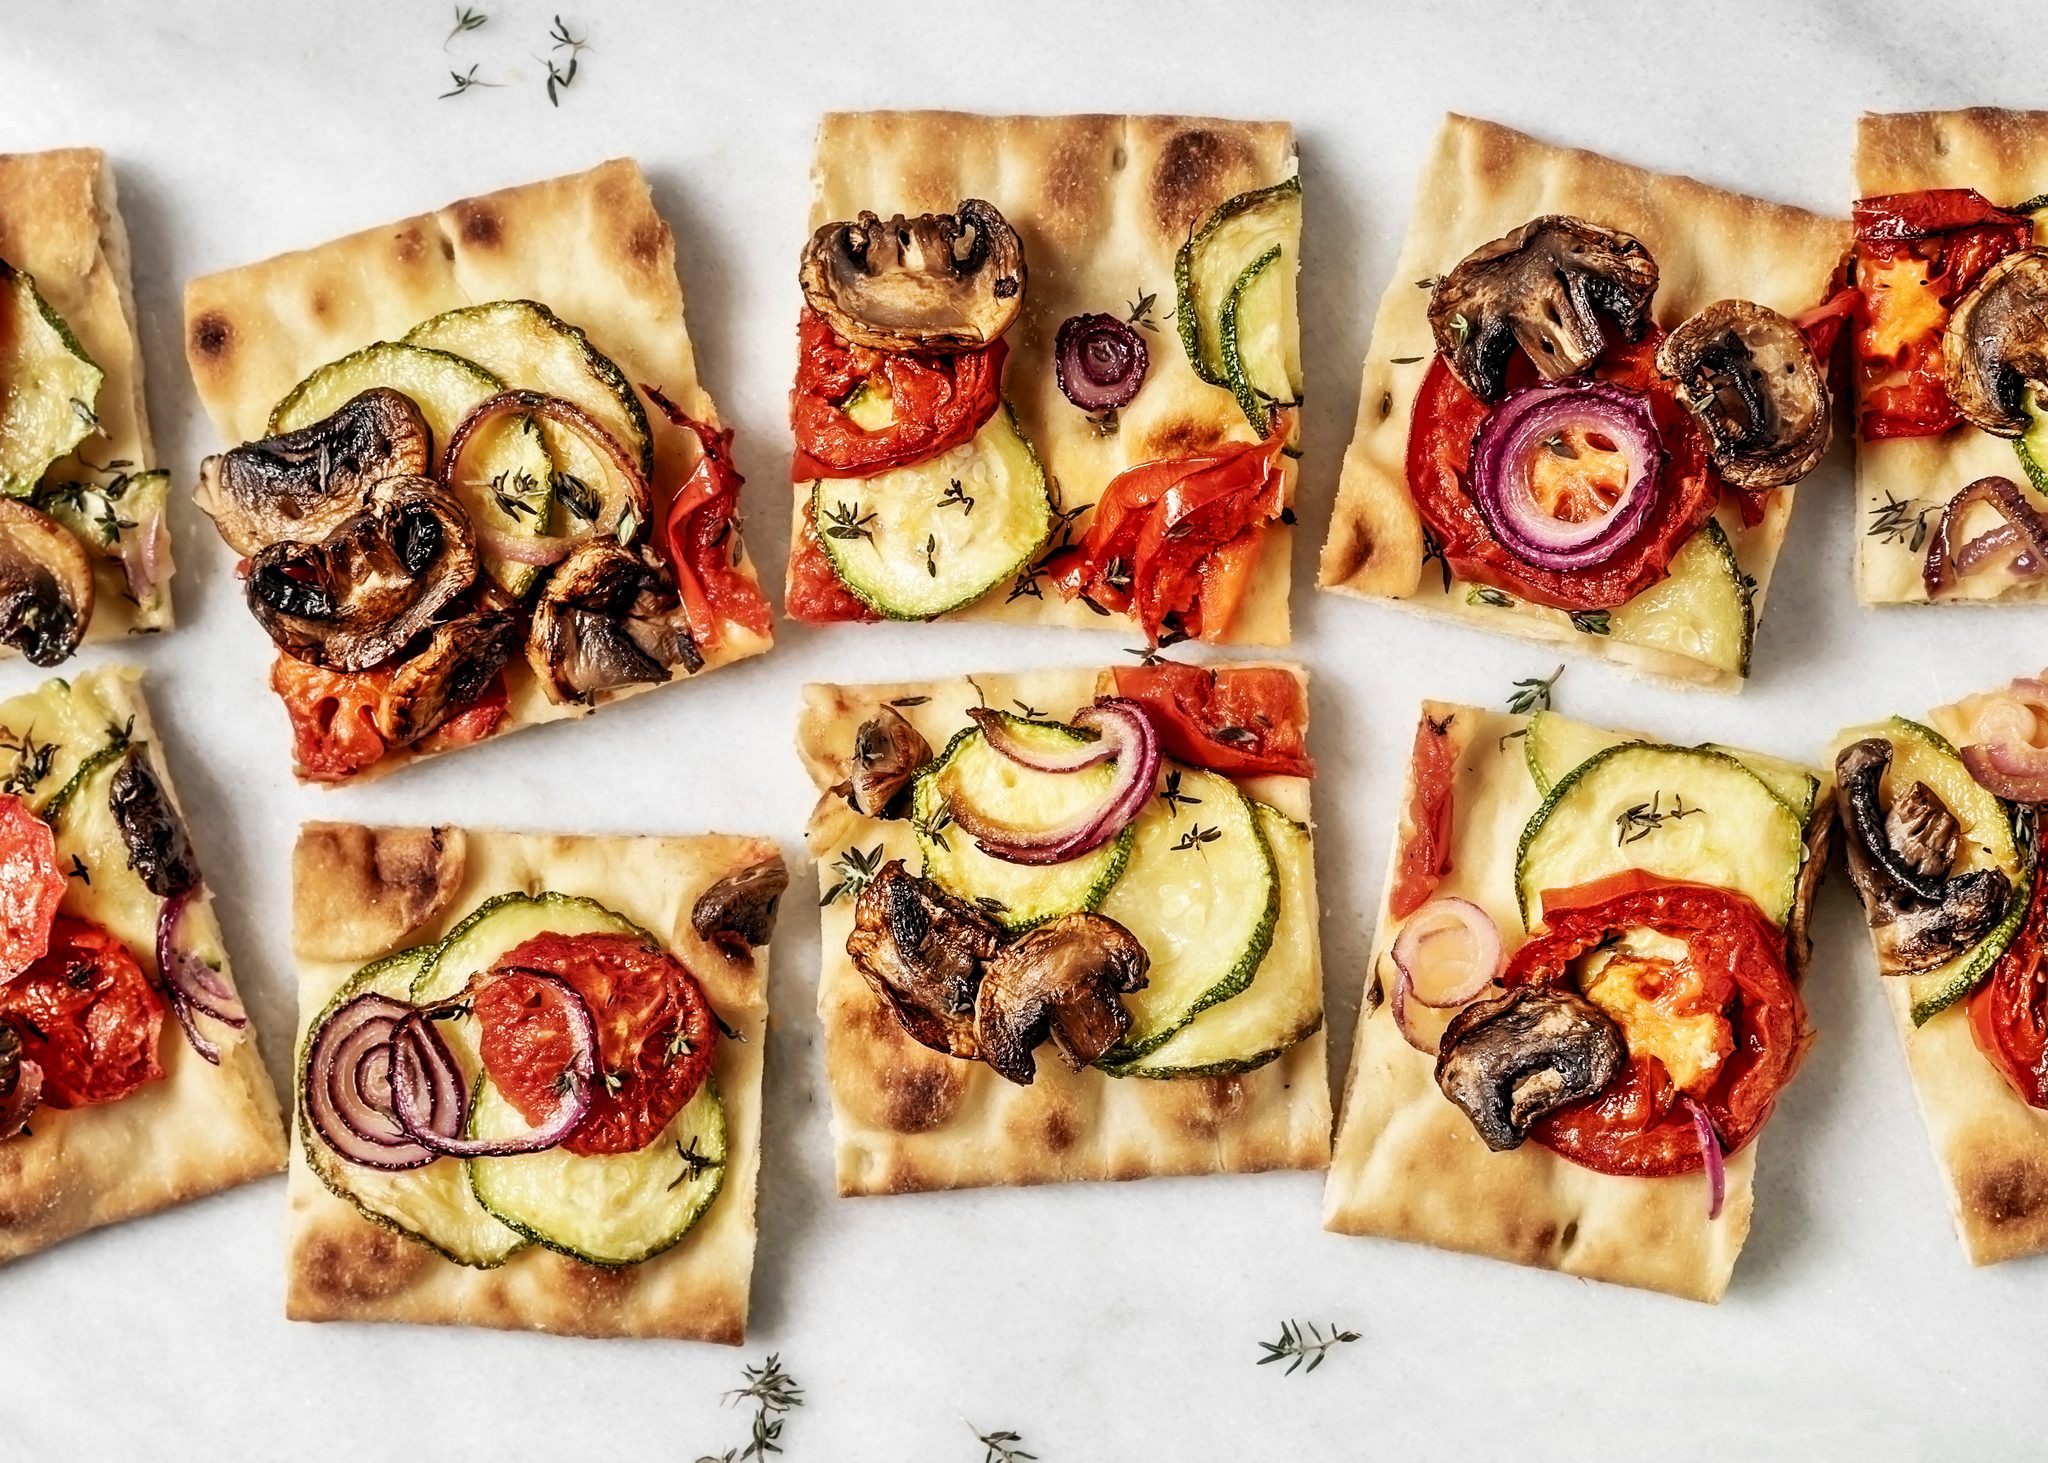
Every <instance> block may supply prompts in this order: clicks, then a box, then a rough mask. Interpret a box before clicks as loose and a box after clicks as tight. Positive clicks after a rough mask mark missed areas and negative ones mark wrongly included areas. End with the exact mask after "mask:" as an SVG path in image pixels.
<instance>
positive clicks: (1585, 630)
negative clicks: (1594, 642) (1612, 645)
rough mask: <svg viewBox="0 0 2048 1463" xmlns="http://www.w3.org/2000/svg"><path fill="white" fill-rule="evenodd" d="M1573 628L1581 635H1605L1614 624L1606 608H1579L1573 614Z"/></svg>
mask: <svg viewBox="0 0 2048 1463" xmlns="http://www.w3.org/2000/svg"><path fill="white" fill-rule="evenodd" d="M1572 628H1573V629H1574V630H1577V631H1578V632H1579V633H1580V634H1581V635H1605V634H1608V633H1609V632H1610V631H1612V630H1613V628H1614V625H1613V622H1612V621H1610V620H1609V619H1608V616H1607V611H1605V610H1579V611H1577V612H1576V613H1574V614H1573V615H1572Z"/></svg>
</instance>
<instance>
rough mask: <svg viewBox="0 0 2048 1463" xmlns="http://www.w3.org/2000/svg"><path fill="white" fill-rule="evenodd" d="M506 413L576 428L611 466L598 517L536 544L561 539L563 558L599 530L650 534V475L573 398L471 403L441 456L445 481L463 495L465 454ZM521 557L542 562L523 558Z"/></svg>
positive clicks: (504, 396) (516, 397) (510, 397)
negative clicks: (624, 523)
mask: <svg viewBox="0 0 2048 1463" xmlns="http://www.w3.org/2000/svg"><path fill="white" fill-rule="evenodd" d="M507 414H516V415H521V416H531V417H541V418H544V419H546V420H547V421H551V422H553V423H555V424H556V425H557V426H560V427H564V428H567V429H568V430H569V431H571V432H574V433H575V434H576V435H577V436H578V437H581V438H582V439H583V440H584V442H586V443H588V444H589V446H590V448H591V450H592V451H594V452H595V453H596V454H597V455H598V456H599V457H600V458H602V459H603V460H604V464H605V466H606V467H607V468H608V469H609V472H608V474H607V476H608V477H609V479H610V481H611V483H612V485H613V487H614V491H612V492H610V493H608V494H606V495H605V496H604V497H603V498H602V499H601V500H600V502H599V504H598V510H597V516H596V517H594V518H592V519H591V520H590V521H589V522H588V523H586V524H584V526H583V527H582V529H580V530H579V531H578V532H575V533H566V534H561V535H558V536H542V535H536V536H535V537H534V539H533V540H532V541H533V542H534V543H536V544H549V545H553V544H559V545H560V546H561V547H560V549H559V551H558V552H556V554H555V558H557V559H559V558H561V557H562V556H563V555H565V554H567V553H568V552H569V550H570V549H571V548H572V547H574V546H575V545H576V544H578V543H580V542H582V541H583V540H584V539H586V538H590V537H592V536H593V535H596V534H609V533H615V534H616V535H617V536H618V539H619V541H620V542H621V543H625V544H632V543H635V542H637V541H638V540H639V539H640V538H642V537H644V536H645V535H646V533H647V530H648V525H649V521H650V519H651V518H652V516H653V512H654V508H653V502H654V497H653V494H652V492H651V491H650V490H649V489H648V486H647V478H646V477H645V476H644V475H643V474H642V473H641V471H640V464H639V463H638V462H637V461H635V460H634V458H633V454H631V453H630V452H628V451H627V450H626V449H625V448H624V447H623V446H622V445H621V444H620V442H619V439H618V438H616V437H614V436H613V435H612V434H611V433H610V432H607V431H606V430H605V429H604V427H603V426H602V425H600V424H599V422H598V420H597V419H596V418H595V417H593V416H591V414H590V413H589V412H587V411H585V410H584V409H583V408H582V407H580V406H577V405H576V404H575V403H574V402H569V401H564V400H562V398H561V397H559V396H547V395H545V394H543V393H541V392H538V391H501V392H499V393H498V394H497V395H496V396H493V397H489V398H487V399H486V400H484V401H480V402H478V403H477V404H476V405H475V406H473V407H471V408H470V411H469V415H468V416H466V417H464V418H463V419H462V421H461V422H460V423H459V424H457V426H456V428H455V430H454V431H453V432H452V433H450V434H449V437H448V450H447V452H446V453H445V454H444V455H443V457H442V459H441V483H442V486H444V487H446V488H447V489H448V490H449V491H450V492H453V493H456V495H457V497H458V498H460V496H461V494H460V492H459V490H458V489H457V486H456V485H457V483H458V482H459V481H460V479H461V475H460V468H461V465H462V454H463V452H464V451H465V450H466V449H467V448H468V446H469V443H470V439H471V438H472V437H474V436H475V435H476V433H477V432H478V431H479V430H480V429H481V428H482V427H483V425H484V424H485V423H486V422H488V421H490V420H491V419H492V418H494V417H500V416H505V415H507ZM471 516H472V517H474V515H471ZM629 516H630V518H631V523H630V524H629V525H628V526H626V527H621V526H620V525H621V521H622V520H624V519H626V518H628V517H629ZM507 537H510V538H517V537H518V535H516V534H512V535H507ZM494 552H495V550H494ZM508 557H509V556H508ZM519 562H521V563H535V562H541V561H538V560H530V559H521V560H520V561H519ZM547 562H553V561H552V560H549V561H547Z"/></svg>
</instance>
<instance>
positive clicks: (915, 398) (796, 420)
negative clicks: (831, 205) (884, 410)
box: [789, 305, 1009, 483]
mask: <svg viewBox="0 0 2048 1463" xmlns="http://www.w3.org/2000/svg"><path fill="white" fill-rule="evenodd" d="M1008 353H1009V347H1008V346H1007V345H1005V344H1004V343H1003V342H1002V341H1000V340H998V341H996V342H995V343H994V344H993V345H987V346H983V347H982V348H981V349H980V350H970V351H958V352H955V353H953V354H950V355H925V354H923V353H921V352H911V351H878V350H871V349H869V348H868V347H867V346H863V345H854V344H853V343H851V342H850V341H847V340H845V339H842V338H841V336H840V335H839V333H838V332H837V331H835V330H834V329H833V328H832V327H831V325H829V324H828V323H827V322H826V320H825V317H824V316H822V315H820V314H819V313H818V312H817V311H816V310H813V309H811V308H810V306H808V305H806V306H805V307H804V312H803V316H802V319H801V320H800V321H799V322H798V325H797V373H796V389H795V390H794V391H792V392H791V393H790V397H789V418H790V427H791V429H792V430H793V431H794V432H795V434H796V449H797V450H796V458H795V460H794V461H793V462H792V463H791V464H790V477H791V478H792V479H793V480H794V481H796V482H800V483H801V482H807V481H809V480H810V479H812V478H864V477H873V476H874V475H875V474H876V473H879V472H886V471H887V470H888V469H890V468H892V467H909V466H910V465H911V464H913V463H918V462H923V461H925V460H926V459H927V458H932V457H936V456H938V455H939V454H940V453H941V452H945V451H948V450H950V449H951V448H954V447H958V446H959V445H960V444H961V443H963V442H967V441H971V440H972V439H973V437H974V434H975V433H976V432H979V431H980V430H981V429H982V427H984V426H985V425H987V423H988V419H989V418H990V417H992V416H994V415H995V414H996V408H997V407H998V406H1000V405H1001V404H1002V399H1003V398H1002V393H1003V358H1004V357H1005V356H1006V355H1007V354H1008ZM871 383H872V385H873V387H874V389H875V390H876V391H878V392H880V393H882V394H884V395H886V396H887V397H888V398H889V406H890V411H891V413H892V415H893V420H892V421H891V422H890V423H889V425H887V426H885V427H878V428H876V429H875V430H873V431H869V430H868V429H866V428H865V427H862V426H861V425H860V424H859V423H858V422H856V421H854V419H853V418H852V417H850V416H848V415H847V413H846V410H845V407H846V404H847V402H848V401H849V400H850V399H851V398H852V397H853V395H854V394H855V393H856V392H858V391H859V390H860V389H861V388H862V387H863V386H868V385H870V384H871Z"/></svg>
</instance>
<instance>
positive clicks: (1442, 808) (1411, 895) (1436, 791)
mask: <svg viewBox="0 0 2048 1463" xmlns="http://www.w3.org/2000/svg"><path fill="white" fill-rule="evenodd" d="M1409 775H1410V776H1411V777H1412V778H1413V779H1414V782H1415V787H1414V790H1413V791H1412V792H1411V793H1410V794H1409V795H1408V811H1407V813H1406V815H1404V816H1403V818H1402V819H1401V850H1400V852H1399V853H1398V854H1396V855H1395V858H1396V861H1397V862H1396V865H1395V874H1394V891H1393V893H1392V895H1390V896H1389V898H1388V900H1387V908H1388V909H1389V910H1390V911H1391V912H1392V913H1393V916H1394V918H1395V919H1406V918H1407V917H1408V916H1409V915H1411V914H1413V913H1415V911H1416V910H1418V909H1420V908H1422V906H1423V905H1425V904H1427V903H1428V902H1429V896H1430V895H1432V894H1434V893H1436V886H1437V885H1438V884H1441V883H1442V882H1443V877H1444V875H1445V874H1448V873H1449V872H1450V871H1451V811H1452V809H1451V784H1453V783H1454V782H1456V781H1457V780H1458V762H1457V758H1456V757H1454V756H1453V755H1452V754H1451V718H1450V717H1448V716H1446V717H1445V718H1444V719H1443V720H1442V721H1434V720H1432V719H1431V718H1430V716H1429V713H1428V712H1424V713H1423V715H1422V720H1421V721H1419V722H1417V723H1416V724H1415V751H1414V754H1413V756H1412V758H1411V760H1410V771H1409Z"/></svg>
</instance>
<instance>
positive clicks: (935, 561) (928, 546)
mask: <svg viewBox="0 0 2048 1463" xmlns="http://www.w3.org/2000/svg"><path fill="white" fill-rule="evenodd" d="M870 516H871V517H872V516H873V515H870ZM872 537H873V536H872V535H870V540H871V541H872ZM938 555H939V536H938V535H937V534H935V533H928V534H926V535H925V536H924V572H925V573H927V574H929V575H930V576H931V577H932V578H934V579H936V578H938V577H939V558H938Z"/></svg>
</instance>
